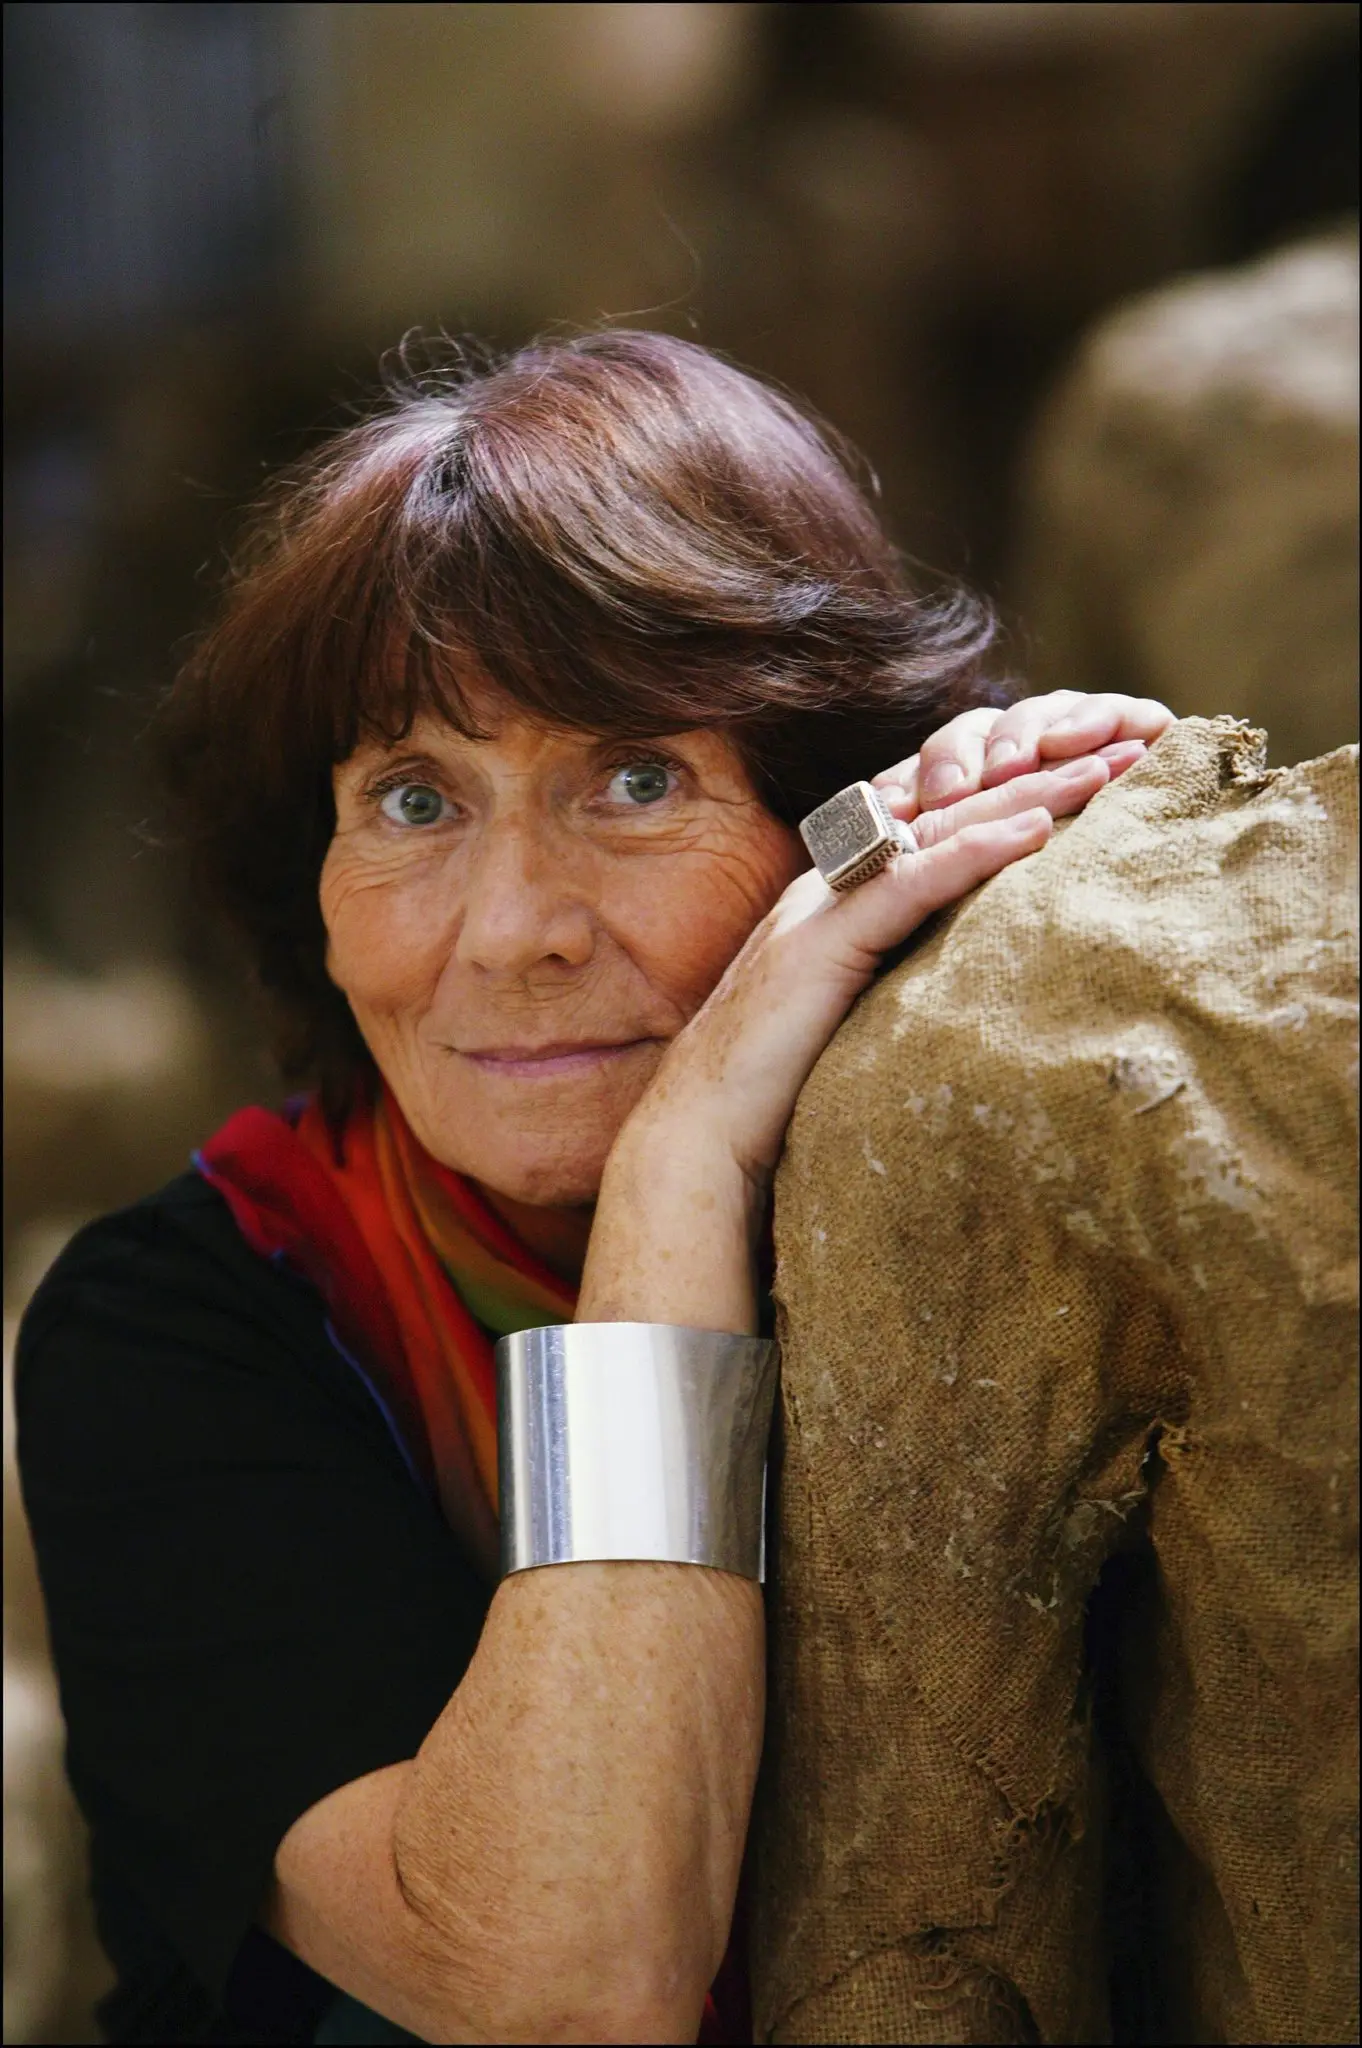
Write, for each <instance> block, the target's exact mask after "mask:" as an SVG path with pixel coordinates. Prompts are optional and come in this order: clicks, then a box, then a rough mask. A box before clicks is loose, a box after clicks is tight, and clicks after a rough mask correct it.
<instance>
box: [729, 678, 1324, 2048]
mask: <svg viewBox="0 0 1362 2048" xmlns="http://www.w3.org/2000/svg"><path fill="white" fill-rule="evenodd" d="M1263 759H1264V755H1263V749H1262V735H1261V734H1259V733H1256V732H1254V731H1252V730H1251V729H1249V728H1247V727H1245V726H1243V725H1241V724H1239V723H1237V722H1236V721H1233V720H1230V719H1227V718H1218V719H1214V720H1201V719H1188V720H1186V721H1184V722H1182V723H1181V724H1179V725H1177V726H1175V727H1173V728H1172V729H1171V731H1170V732H1169V733H1168V734H1167V735H1166V736H1165V737H1164V738H1163V739H1162V740H1161V741H1160V742H1159V744H1158V745H1157V747H1155V748H1154V749H1153V750H1152V751H1151V753H1150V755H1149V757H1148V758H1147V760H1145V761H1143V762H1142V763H1140V764H1139V766H1138V767H1136V768H1135V769H1133V770H1131V771H1130V772H1129V773H1128V774H1127V775H1125V776H1124V777H1122V778H1121V780H1120V781H1119V782H1116V783H1114V784H1112V785H1111V786H1110V787H1109V788H1107V789H1106V790H1104V791H1103V792H1102V793H1101V794H1100V795H1099V796H1098V797H1097V798H1096V799H1095V801H1094V802H1093V803H1092V804H1091V805H1090V806H1089V807H1088V809H1087V810H1086V811H1085V812H1084V813H1083V815H1082V816H1081V817H1079V818H1077V819H1075V820H1074V821H1072V822H1071V823H1070V824H1068V825H1067V826H1066V827H1064V828H1062V829H1061V830H1059V831H1058V832H1057V833H1056V835H1055V837H1054V838H1053V840H1052V841H1051V843H1050V845H1049V846H1048V847H1047V848H1045V849H1044V850H1043V851H1042V852H1041V853H1039V854H1036V855H1034V856H1033V857H1031V858H1030V859H1027V860H1023V861H1021V862H1019V863H1017V864H1016V865H1015V866H1013V867H1010V868H1008V869H1007V870H1006V871H1005V872H1004V873H1002V874H1000V875H999V876H997V877H996V878H995V879H994V880H992V881H991V882H989V883H988V884H987V886H986V887H984V888H983V889H981V890H979V891H977V892H976V893H975V894H974V895H973V896H972V897H970V898H969V899H968V900H967V901H966V902H965V903H964V904H962V905H960V906H959V907H958V908H957V909H956V910H955V911H954V912H952V913H951V914H950V915H949V916H948V917H946V918H945V919H943V920H942V921H941V922H940V923H939V924H938V925H937V926H936V927H935V928H934V930H933V931H931V932H930V933H929V934H928V935H926V936H925V937H924V939H923V940H922V942H921V943H920V944H918V945H917V946H916V948H915V949H914V950H913V951H912V952H911V954H910V955H909V956H908V957H907V958H906V959H905V960H903V961H902V962H901V963H900V964H898V965H897V966H895V967H894V968H892V969H891V971H890V972H888V973H887V974H886V975H884V976H883V977H882V978H881V979H880V980H879V981H878V982H877V983H876V984H875V985H874V986H873V987H872V989H870V990H869V991H868V992H867V994H866V995H865V996H864V997H863V998H862V1000H861V1002H860V1003H859V1004H858V1005H857V1007H856V1009H855V1010H854V1011H853V1013H852V1015H851V1016H850V1018H849V1019H848V1020H847V1022H846V1024H845V1025H844V1026H843V1028H842V1029H841V1031H840V1032H839V1033H838V1034H837V1036H836V1038H835V1039H834V1041H833V1043H832V1044H831V1046H830V1047H829V1048H828V1050H827V1052H826V1053H825V1054H824V1056H823V1058H822V1059H821V1061H820V1062H819V1064H818V1066H817V1068H816V1069H815V1071H814V1073H813V1075H812V1076H811V1078H810V1080H809V1082H808V1084H807V1086H806V1087H805V1089H804V1091H803V1094H802V1095H801V1097H800V1101H799V1105H798V1108H797V1111H796V1114H795V1118H794V1121H793V1123H792V1125H791V1129H790V1133H789V1138H788V1143H787V1147H786V1152H785V1157H784V1160H783V1162H782V1165H781V1168H780V1172H779V1176H778V1181H777V1189H776V1252H777V1279H776V1296H777V1309H778V1317H779V1334H780V1337H781V1342H782V1345H783V1353H784V1368H783V1390H782V1413H781V1426H780V1456H779V1465H778V1471H779V1477H778V1481H777V1491H776V1501H777V1507H776V1514H775V1532H774V1534H775V1550H774V1554H773V1600H772V1630H771V1653H770V1693H771V1708H770V1725H769V1731H768V1739H767V1748H766V1755H765V1760H764V1766H763V1776H762V1782H761V1786H760V1789H759V1796H758V1806H757V1813H756V1822H755V1833H754V1841H753V1847H754V1854H755V1859H756V1885H755V1908H756V1925H755V1930H754V1964H755V1985H754V1989H755V2000H756V2013H755V2017H756V2028H757V2036H756V2037H757V2039H758V2040H772V2041H808V2042H816V2041H860V2042H882V2041H883V2042H888V2041H895V2042H903V2041H967V2042H975V2041H980V2042H982V2041H1034V2040H1043V2041H1101V2040H1105V2039H1109V2038H1111V2037H1112V2035H1113V2032H1114V2033H1115V2037H1116V2038H1117V2039H1122V2038H1124V2039H1138V2040H1143V2041H1153V2040H1160V2039H1163V2040H1169V2041H1288V2042H1295V2041H1300V2042H1307V2041H1343V2040H1355V2039H1356V2038H1357V1994H1356V1958H1357V1933H1356V1912H1357V1821H1356V1806H1355V1769H1356V1729H1357V1267H1356V1249H1357V1224H1356V1217H1357V1204H1356V1193H1355V1148H1356V1102H1357V898H1356V833H1357V750H1356V748H1344V749H1341V750H1340V751H1339V752H1337V753H1334V754H1330V755H1327V756H1326V757H1324V758H1323V759H1321V760H1318V761H1313V762H1310V763H1307V764H1305V765H1303V766H1300V767H1296V768H1290V769H1278V770H1270V771H1269V770H1266V769H1264V767H1263ZM1099 1574H1100V1575H1101V1588H1100V1590H1099V1591H1098V1593H1097V1595H1096V1597H1095V1598H1094V1597H1090V1596H1093V1593H1094V1587H1095V1586H1097V1584H1098V1580H1099Z"/></svg>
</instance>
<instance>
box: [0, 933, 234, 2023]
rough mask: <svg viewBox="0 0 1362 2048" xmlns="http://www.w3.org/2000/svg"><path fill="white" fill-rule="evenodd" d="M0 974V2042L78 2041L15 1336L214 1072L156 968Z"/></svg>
mask: <svg viewBox="0 0 1362 2048" xmlns="http://www.w3.org/2000/svg"><path fill="white" fill-rule="evenodd" d="M4 985H5V1011H6V1036H5V1089H4V1103H5V1192H6V1256H5V1288H4V1293H5V1332H4V1335H5V1342H4V1542H5V1570H4V1603H5V1605H4V1714H5V1741H4V1770H5V1779H4V1798H5V1817H4V1819H5V1825H4V1844H5V1965H4V2038H5V2040H6V2041H7V2042H44V2041H47V2042H50V2041H64V2042H93V2041H95V2040H97V2039H98V2034H97V2031H96V2029H95V2025H94V2019H93V2010H92V2009H93V2005H94V2002H95V2000H96V1999H97V1998H98V1997H99V1996H100V1995H101V1994H102V1993H103V1992H104V1991H105V1990H106V1989H107V1988H108V1986H109V1983H110V1981H111V1973H110V1971H109V1967H108V1964H107V1962H106V1960H105V1958H104V1956H103V1954H102V1951H101V1950H100V1947H99V1943H98V1940H97V1937H96V1935H95V1931H94V1924H93V1916H92V1913H91V1908H90V1899H89V1879H88V1865H87V1854H86V1839H85V1829H84V1824H83V1822H82V1820H81V1817H80V1814H79V1812H78V1810H77V1808H76V1804H75V1801H74V1799H73V1797H72V1795H71V1792H70V1789H69V1786H68V1784H67V1781H66V1776H65V1772H64V1770H63V1766H62V1756H63V1745H64V1730H63V1726H62V1721H61V1713H60V1708H59V1704H58V1699H57V1689H56V1683H55V1679H54V1676H53V1672H52V1666H51V1660H50V1655H49V1650H48V1640H47V1627H46V1622H45V1618H44V1614H43V1607H42V1596H41V1591H40V1587H39V1582H38V1574H37V1567H36V1563H35V1560H34V1555H33V1546H32V1542H31V1540H30V1537H29V1533H28V1527H27V1523H26V1520H25V1517H24V1511H23V1505H22V1501H21V1499H20V1494H19V1484H18V1472H17V1468H16V1461H15V1429H14V1401H13V1364H14V1339H15V1333H16V1330H17V1327H18V1319H19V1317H20V1315H21V1314H22V1312H23V1309H24V1307H25V1305H26V1304H27V1302H28V1301H29V1299H30V1298H31V1296H32V1294H33V1291H34V1289H35V1287H36V1286H37V1285H38V1283H39V1281H40V1280H41V1279H42V1276H43V1274H44V1273H45V1272H46V1271H47V1269H48V1267H49V1266H50V1265H51V1263H52V1261H53V1260H54V1259H55V1258H56V1257H57V1255H58V1253H59V1252H60V1251H61V1249H62V1247H63V1246H64V1245H65V1244H66V1242H67V1241H68V1239H69V1238H70V1236H71V1234H72V1232H73V1231H74V1230H75V1229H77V1228H78V1227H79V1225H80V1224H81V1223H82V1222H83V1221H85V1220H86V1219H87V1218H88V1217H89V1216H91V1215H93V1214H97V1213H98V1212H100V1211H101V1210H104V1209H108V1208H114V1207H117V1206H119V1205H121V1204H123V1203H125V1202H129V1201H132V1200H135V1199H136V1198H137V1196H139V1195H141V1194H144V1193H146V1192H147V1190H148V1189H150V1188H153V1187H155V1186H156V1185H157V1183H158V1182H159V1181H163V1180H165V1179H167V1178H168V1177H169V1176H170V1175H171V1174H173V1173H175V1172H177V1171H179V1170H180V1169H182V1168H183V1167H184V1166H185V1165H187V1163H188V1153H189V1148H190V1146H191V1145H192V1144H193V1142H194V1140H195V1138H196V1137H197V1136H200V1135H201V1134H202V1132H203V1131H204V1130H205V1129H211V1128H212V1123H211V1121H210V1118H212V1116H213V1115H214V1114H215V1112H216V1113H220V1111H221V1103H220V1101H219V1099H218V1091H219V1090H220V1089H221V1088H222V1085H223V1078H222V1076H221V1074H220V1073H219V1071H218V1069H217V1065H216V1059H215V1045H214V1038H213V1033H212V1031H211V1028H210V1021H209V1020H208V1019H206V1018H205V1017H204V1015H203V1014H202V1011H201V1009H200V1007H199V1005H198V1003H197V1002H196V1000H195V998H194V997H193V996H192V994H191V993H190V991H189V989H188V987H187V986H186V984H185V983H184V982H183V981H182V980H181V978H180V977H179V976H177V975H176V974H175V973H174V972H173V971H172V970H171V969H169V968H168V967H165V966H161V965H155V964H146V965H142V966H136V967H130V968H127V969H124V970H121V971H119V972H116V973H111V974H108V975H104V976H99V977H76V976H72V975H69V974H66V973H64V972H62V971H61V970H60V969H59V968H57V967H56V966H54V965H53V964H52V963H51V962H49V961H46V960H44V959H42V958H41V957H39V956H38V955H36V954H35V953H33V952H31V951H25V950H21V949H18V948H11V949H10V950H7V952H6V957H5V973H4Z"/></svg>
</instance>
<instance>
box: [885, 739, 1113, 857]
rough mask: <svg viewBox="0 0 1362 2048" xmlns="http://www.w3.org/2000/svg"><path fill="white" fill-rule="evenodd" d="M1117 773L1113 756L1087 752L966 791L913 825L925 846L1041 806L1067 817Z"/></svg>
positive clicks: (919, 842)
mask: <svg viewBox="0 0 1362 2048" xmlns="http://www.w3.org/2000/svg"><path fill="white" fill-rule="evenodd" d="M1125 765H1126V766H1129V763H1126V764H1125ZM1111 773H1112V771H1111V766H1110V764H1109V763H1108V762H1107V761H1104V760H1102V759H1101V758H1100V757H1099V756H1098V755H1096V754H1085V755H1083V756H1082V757H1081V759H1079V760H1077V761H1065V762H1062V763H1060V764H1059V765H1057V766H1055V767H1053V768H1044V769H1041V770H1039V771H1038V772H1037V773H1036V774H1034V775H1019V776H1018V777H1017V778H1016V779H1015V780H1014V781H1011V782H1004V783H1001V784H999V786H998V787H997V788H996V789H985V790H982V791H981V792H980V793H979V795H978V796H969V797H965V798H963V799H962V800H961V802H959V803H958V804H951V805H950V806H949V808H948V809H946V810H941V811H924V812H923V813H922V815H921V817H919V818H918V819H916V820H915V821H914V823H913V824H912V825H911V826H910V827H909V830H910V832H911V834H912V837H913V839H914V841H915V842H916V844H917V846H918V847H919V848H924V849H925V848H926V847H929V846H939V845H941V844H943V843H944V841H945V840H947V839H949V838H950V837H951V836H952V834H953V833H956V832H961V831H965V830H967V829H968V828H969V827H970V826H972V825H989V824H992V823H994V822H995V821H997V820H1000V819H1004V818H1013V817H1016V816H1017V815H1018V814H1019V813H1020V812H1023V811H1029V810H1034V809H1036V808H1037V807H1041V808H1043V809H1045V810H1046V811H1048V812H1049V814H1050V816H1051V817H1052V818H1067V817H1070V816H1072V814H1073V813H1074V812H1075V811H1081V810H1082V809H1083V806H1084V805H1085V804H1086V803H1089V802H1090V801H1091V800H1092V798H1093V797H1094V796H1096V794H1097V792H1098V790H1099V789H1102V788H1103V787H1104V786H1105V785H1106V784H1107V783H1108V782H1109V781H1110V780H1111Z"/></svg>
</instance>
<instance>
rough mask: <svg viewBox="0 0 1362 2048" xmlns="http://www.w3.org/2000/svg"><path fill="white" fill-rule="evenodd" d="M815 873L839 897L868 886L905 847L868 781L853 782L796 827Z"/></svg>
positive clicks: (903, 840)
mask: <svg viewBox="0 0 1362 2048" xmlns="http://www.w3.org/2000/svg"><path fill="white" fill-rule="evenodd" d="M799 832H800V837H801V838H802V839H803V841H804V844H805V845H806V846H807V847H808V849H809V852H810V853H811V854H812V855H813V857H814V860H815V862H816V863H817V866H818V872H819V874H820V875H821V876H822V877H823V880H824V881H825V882H826V883H827V885H828V887H829V888H830V889H835V890H837V891H838V893H839V894H840V893H841V892H842V891H844V890H846V889H854V888H856V887H857V886H858V884H859V883H861V882H868V881H869V880H870V877H871V876H872V875H877V874H878V873H879V872H880V869H881V868H883V867H887V866H888V864H889V862H890V861H891V860H892V859H893V858H894V856H895V854H897V853H901V852H902V851H903V849H904V846H905V845H906V844H907V836H906V834H904V833H902V832H900V829H899V826H898V823H897V821H896V820H895V819H894V818H893V817H891V816H890V814H889V812H888V811H887V810H886V809H885V806H884V804H883V803H882V802H881V801H880V797H879V794H878V792H877V791H876V790H874V789H872V788H871V786H870V784H869V783H868V782H853V783H852V784H851V785H850V787H849V788H847V789H839V790H838V792H837V794H836V796H831V797H829V798H828V800H827V802H826V803H825V804H820V805H819V806H818V809H817V810H816V811H810V812H809V815H808V817H807V818H805V819H804V820H803V821H802V822H801V824H800V827H799Z"/></svg>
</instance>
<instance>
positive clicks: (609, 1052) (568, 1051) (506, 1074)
mask: <svg viewBox="0 0 1362 2048" xmlns="http://www.w3.org/2000/svg"><path fill="white" fill-rule="evenodd" d="M656 1043H657V1041H656V1040H655V1039H652V1038H629V1039H626V1040H624V1042H623V1043H622V1044H616V1045H546V1046H536V1047H534V1048H530V1047H525V1046H504V1047H501V1046H499V1047H497V1048H496V1049H495V1050H494V1051H492V1050H489V1051H485V1052H465V1053H464V1054H463V1055H462V1057H463V1058H464V1059H466V1060H471V1061H472V1063H473V1065H474V1066H475V1067H478V1068H480V1069H481V1070H482V1072H483V1073H486V1074H490V1075H495V1076H497V1077H500V1078H504V1079H506V1080H518V1081H548V1080H561V1079H564V1078H567V1077H570V1076H571V1075H574V1074H586V1073H589V1072H590V1071H591V1070H592V1069H593V1068H595V1067H601V1066H605V1065H606V1064H608V1063H609V1062H610V1061H611V1060H617V1059H620V1058H622V1057H623V1055H624V1054H625V1053H630V1052H637V1051H638V1049H639V1047H640V1046H644V1045H655V1044H656Z"/></svg>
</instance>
